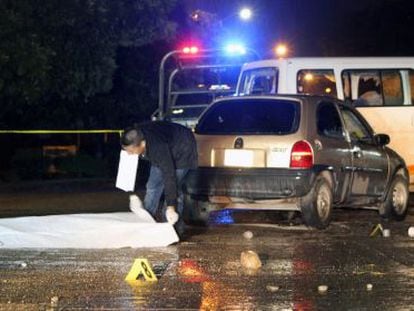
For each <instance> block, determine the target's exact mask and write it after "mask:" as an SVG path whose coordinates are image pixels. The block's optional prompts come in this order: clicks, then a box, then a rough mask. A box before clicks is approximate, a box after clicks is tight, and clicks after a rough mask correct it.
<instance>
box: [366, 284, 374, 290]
mask: <svg viewBox="0 0 414 311" xmlns="http://www.w3.org/2000/svg"><path fill="white" fill-rule="evenodd" d="M372 288H373V285H372V284H370V283H369V284H367V291H371V290H372Z"/></svg>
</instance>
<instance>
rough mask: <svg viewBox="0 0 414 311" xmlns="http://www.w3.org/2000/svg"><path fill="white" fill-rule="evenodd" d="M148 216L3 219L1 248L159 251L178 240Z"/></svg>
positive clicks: (168, 228) (0, 222) (164, 225)
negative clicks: (152, 249)
mask: <svg viewBox="0 0 414 311" xmlns="http://www.w3.org/2000/svg"><path fill="white" fill-rule="evenodd" d="M145 212H146V211H145ZM148 216H149V217H147V216H145V217H140V216H139V215H136V214H134V213H130V212H122V213H105V214H71V215H53V216H35V217H18V218H4V219H0V248H26V247H27V248H119V247H162V246H167V245H169V244H171V243H174V242H177V241H178V240H179V239H178V236H177V233H176V232H175V230H174V227H173V226H172V225H170V224H169V223H156V222H155V221H154V219H152V217H151V216H150V215H149V214H148Z"/></svg>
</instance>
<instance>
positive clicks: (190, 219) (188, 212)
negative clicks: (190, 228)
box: [184, 194, 212, 226]
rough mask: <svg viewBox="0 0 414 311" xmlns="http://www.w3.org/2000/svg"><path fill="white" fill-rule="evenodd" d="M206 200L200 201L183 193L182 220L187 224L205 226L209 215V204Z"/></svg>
mask: <svg viewBox="0 0 414 311" xmlns="http://www.w3.org/2000/svg"><path fill="white" fill-rule="evenodd" d="M210 205H212V204H210V203H209V202H208V201H201V200H197V199H194V198H192V197H191V195H190V194H185V195H184V211H185V213H184V221H185V222H186V223H187V224H191V225H197V226H206V225H207V223H208V218H209V215H210V210H211V206H210Z"/></svg>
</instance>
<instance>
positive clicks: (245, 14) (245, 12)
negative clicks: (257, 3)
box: [239, 8, 253, 21]
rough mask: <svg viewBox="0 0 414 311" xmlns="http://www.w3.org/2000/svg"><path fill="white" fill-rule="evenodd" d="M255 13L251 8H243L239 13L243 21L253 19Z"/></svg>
mask: <svg viewBox="0 0 414 311" xmlns="http://www.w3.org/2000/svg"><path fill="white" fill-rule="evenodd" d="M252 15H253V12H252V10H251V9H249V8H242V9H241V10H240V12H239V16H240V18H241V19H242V20H245V21H247V20H249V19H251V18H252Z"/></svg>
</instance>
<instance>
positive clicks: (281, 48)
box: [275, 43, 288, 57]
mask: <svg viewBox="0 0 414 311" xmlns="http://www.w3.org/2000/svg"><path fill="white" fill-rule="evenodd" d="M275 54H276V56H277V57H285V56H286V55H287V54H288V47H287V45H286V44H283V43H280V44H278V45H276V47H275Z"/></svg>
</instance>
